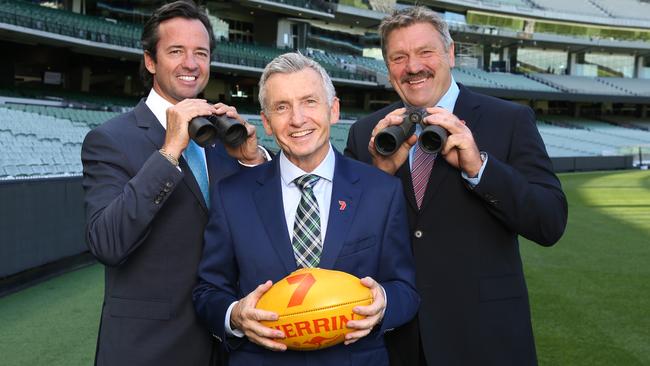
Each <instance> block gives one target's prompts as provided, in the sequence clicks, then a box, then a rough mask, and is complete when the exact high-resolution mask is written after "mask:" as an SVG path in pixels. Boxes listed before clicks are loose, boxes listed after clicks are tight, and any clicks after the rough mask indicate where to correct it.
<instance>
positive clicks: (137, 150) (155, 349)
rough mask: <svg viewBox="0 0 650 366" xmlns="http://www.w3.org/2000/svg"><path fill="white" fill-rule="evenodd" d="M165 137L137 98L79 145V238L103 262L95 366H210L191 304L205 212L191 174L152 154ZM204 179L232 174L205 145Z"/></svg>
mask: <svg viewBox="0 0 650 366" xmlns="http://www.w3.org/2000/svg"><path fill="white" fill-rule="evenodd" d="M164 136H165V131H164V129H163V127H162V126H161V125H160V123H159V122H158V120H157V119H156V117H155V116H154V115H153V113H152V112H151V111H150V110H149V108H148V107H147V106H146V104H145V103H144V101H141V102H140V103H139V104H138V105H137V106H136V107H135V109H134V110H133V111H131V112H128V113H125V114H123V115H121V116H118V117H117V118H114V119H112V120H109V121H107V122H105V123H104V124H102V125H101V126H99V127H97V128H96V129H94V130H92V131H91V132H90V133H89V134H88V135H87V136H86V138H85V140H84V143H83V148H82V153H81V157H82V162H83V173H84V177H83V186H84V189H85V192H86V198H85V205H86V218H87V230H86V240H87V243H88V247H89V248H90V251H91V252H92V253H93V254H94V255H95V256H96V257H97V259H98V260H99V261H100V262H102V263H103V264H104V265H105V266H106V283H105V296H104V303H103V308H102V319H101V325H100V331H99V338H98V344H97V355H96V364H98V365H120V366H122V365H208V364H209V363H210V359H211V357H213V354H212V353H213V350H214V347H213V339H212V337H211V336H210V334H209V332H208V331H207V330H206V329H205V328H204V327H203V326H201V325H200V323H199V321H198V319H197V317H196V315H195V313H194V309H193V306H192V296H191V292H192V288H193V286H194V285H195V283H196V271H197V267H198V264H199V259H200V257H201V252H202V248H203V230H204V228H205V225H206V223H207V220H208V210H207V208H206V204H205V202H204V198H203V196H202V195H201V191H200V189H199V186H198V184H197V183H196V181H195V179H194V177H193V175H192V173H191V170H190V169H189V168H188V166H187V164H186V162H185V161H184V160H183V159H182V158H181V162H180V167H181V171H179V170H178V169H177V168H176V167H174V166H173V165H171V164H170V163H169V162H168V161H167V160H165V158H164V157H162V156H161V155H160V153H158V151H157V150H158V149H159V148H160V147H161V146H162V144H163V142H164ZM206 159H207V163H208V171H209V175H210V180H211V182H212V183H213V182H215V181H218V180H219V179H221V178H222V177H224V176H227V175H230V174H231V173H233V172H235V171H237V170H239V165H238V164H237V162H236V161H235V160H234V159H232V158H230V157H229V156H228V155H227V154H226V152H225V149H224V148H223V146H221V145H220V144H219V143H217V144H216V145H215V146H213V147H208V148H206Z"/></svg>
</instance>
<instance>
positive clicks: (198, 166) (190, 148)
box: [184, 140, 210, 208]
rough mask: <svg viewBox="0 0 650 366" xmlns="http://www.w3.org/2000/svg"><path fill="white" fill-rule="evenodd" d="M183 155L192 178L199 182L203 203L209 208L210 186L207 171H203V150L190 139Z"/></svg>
mask: <svg viewBox="0 0 650 366" xmlns="http://www.w3.org/2000/svg"><path fill="white" fill-rule="evenodd" d="M184 155H185V160H186V161H187V165H189V167H190V169H191V170H192V174H193V175H194V179H196V183H198V184H199V188H200V189H201V193H203V198H204V199H205V205H206V206H207V207H208V208H210V191H209V190H210V188H209V183H208V173H207V172H206V171H205V153H204V152H203V149H201V148H200V147H199V145H197V144H196V142H194V140H190V143H189V144H188V145H187V148H186V149H185V153H184Z"/></svg>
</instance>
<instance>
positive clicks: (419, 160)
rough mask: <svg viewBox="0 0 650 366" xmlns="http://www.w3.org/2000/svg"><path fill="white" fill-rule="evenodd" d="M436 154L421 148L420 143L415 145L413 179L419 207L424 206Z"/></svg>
mask: <svg viewBox="0 0 650 366" xmlns="http://www.w3.org/2000/svg"><path fill="white" fill-rule="evenodd" d="M436 155H437V154H427V153H425V152H424V151H422V149H420V145H419V144H416V145H415V155H414V156H413V167H412V169H411V179H413V190H414V191H415V201H416V202H417V204H418V209H419V208H420V207H421V206H422V199H423V198H424V192H426V190H427V183H428V182H429V175H431V168H433V161H434V160H435V159H436Z"/></svg>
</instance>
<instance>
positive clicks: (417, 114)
mask: <svg viewBox="0 0 650 366" xmlns="http://www.w3.org/2000/svg"><path fill="white" fill-rule="evenodd" d="M426 116H428V113H427V112H426V111H425V110H424V109H423V108H409V109H407V110H406V114H405V115H404V117H403V119H402V124H400V125H397V126H388V127H386V128H384V129H383V130H381V131H379V133H378V134H377V135H376V136H375V149H376V150H377V152H378V153H380V154H381V155H384V156H388V155H392V154H393V153H395V151H397V149H398V148H399V147H400V146H401V145H402V143H404V141H405V140H406V139H408V138H409V137H410V136H411V135H412V134H413V133H415V126H416V125H417V124H418V123H420V124H422V120H423V119H424V118H425V117H426ZM447 136H448V133H447V131H446V130H445V129H444V128H442V127H440V126H435V125H425V124H422V132H421V133H420V137H419V138H418V144H420V149H422V151H424V152H425V153H428V154H435V153H437V152H439V151H440V150H442V147H443V146H444V144H445V142H446V141H447Z"/></svg>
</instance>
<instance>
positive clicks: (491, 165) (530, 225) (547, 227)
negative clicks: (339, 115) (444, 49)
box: [345, 85, 567, 366]
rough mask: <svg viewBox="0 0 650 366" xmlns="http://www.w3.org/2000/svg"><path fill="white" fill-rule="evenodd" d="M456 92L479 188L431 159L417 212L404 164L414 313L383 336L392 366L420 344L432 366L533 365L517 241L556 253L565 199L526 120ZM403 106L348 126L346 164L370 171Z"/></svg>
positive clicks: (527, 112) (515, 108) (521, 113)
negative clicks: (417, 302)
mask: <svg viewBox="0 0 650 366" xmlns="http://www.w3.org/2000/svg"><path fill="white" fill-rule="evenodd" d="M459 87H460V95H459V97H458V100H457V102H456V107H455V109H454V114H455V115H456V116H458V118H460V119H462V120H465V121H466V123H467V126H468V127H469V129H470V130H471V131H472V134H473V136H474V139H475V141H476V144H477V145H478V148H479V149H480V150H482V151H485V152H487V153H488V155H489V158H488V162H487V164H486V167H485V170H484V171H483V176H482V178H481V182H480V184H479V185H477V186H476V187H474V188H471V187H469V186H468V184H467V183H466V182H465V181H464V179H463V178H462V177H461V175H460V171H459V170H458V169H456V168H454V167H452V166H450V165H449V164H447V162H446V161H445V160H444V158H442V157H440V156H439V157H438V158H437V159H436V160H435V163H434V166H433V169H432V171H431V175H430V177H429V181H428V185H427V189H426V192H425V195H424V200H423V203H422V208H421V209H420V210H418V208H417V205H416V203H415V194H414V192H413V184H412V181H411V176H410V169H409V164H408V162H406V163H405V164H404V165H403V166H402V167H400V169H399V170H398V172H397V174H396V175H397V176H398V177H399V178H401V180H402V184H403V186H404V195H405V197H406V199H407V201H408V208H407V215H408V218H409V227H410V229H411V233H412V238H413V251H414V255H415V260H416V270H417V274H416V278H417V289H418V292H419V294H420V296H421V297H422V304H421V306H420V311H419V313H418V317H417V320H415V321H413V322H411V323H409V324H407V325H406V326H404V327H402V328H401V329H398V330H396V331H395V332H392V333H391V334H390V335H389V339H388V343H389V349H390V350H391V361H392V362H393V363H394V364H396V365H407V366H410V365H417V364H418V362H419V360H418V354H419V352H420V351H419V350H418V345H420V343H421V344H422V347H423V348H422V351H423V353H424V355H425V357H426V360H427V361H428V364H429V365H432V366H433V365H435V366H447V365H461V366H464V365H495V366H505V365H513V366H522V365H534V364H536V363H537V360H536V355H535V344H534V341H533V332H532V326H531V320H530V310H529V304H528V292H527V289H526V283H525V280H524V272H523V268H522V263H521V258H520V255H519V242H518V240H517V237H518V235H522V236H524V237H526V238H528V239H530V240H533V241H535V242H537V243H539V244H541V245H552V244H553V243H555V242H556V241H557V240H558V239H559V238H560V236H561V235H562V233H563V232H564V228H565V225H566V221H567V203H566V198H565V196H564V193H563V192H562V189H561V186H560V182H559V180H558V179H557V177H556V176H555V174H554V173H553V166H552V164H551V161H550V159H549V157H548V154H547V153H546V149H545V147H544V142H543V141H542V139H541V137H540V135H539V132H538V131H537V128H536V125H535V116H534V114H533V111H532V110H531V109H530V108H528V107H526V106H523V105H519V104H515V103H512V102H507V101H504V100H501V99H496V98H492V97H489V96H486V95H482V94H478V93H474V92H472V91H470V90H468V89H467V88H465V87H464V86H462V85H459ZM402 106H403V104H402V103H401V102H399V103H395V104H393V105H390V106H388V107H386V108H384V109H382V110H380V111H377V112H375V113H373V114H371V115H369V116H367V117H365V118H363V119H361V120H359V121H357V122H356V123H355V124H354V125H353V126H352V128H351V130H350V134H349V136H348V144H347V148H346V151H345V152H346V154H347V155H348V156H350V157H353V158H355V159H358V160H361V161H364V162H367V163H371V157H370V154H369V153H368V141H369V139H370V133H371V131H372V129H373V128H374V126H375V125H376V124H377V122H378V121H379V120H380V119H382V118H384V116H386V114H388V113H389V112H390V111H392V110H395V109H397V108H401V107H402ZM418 332H419V333H418ZM420 340H421V342H420Z"/></svg>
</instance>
